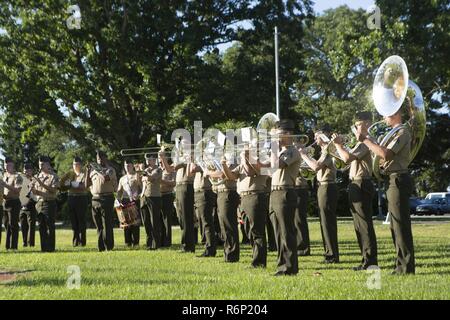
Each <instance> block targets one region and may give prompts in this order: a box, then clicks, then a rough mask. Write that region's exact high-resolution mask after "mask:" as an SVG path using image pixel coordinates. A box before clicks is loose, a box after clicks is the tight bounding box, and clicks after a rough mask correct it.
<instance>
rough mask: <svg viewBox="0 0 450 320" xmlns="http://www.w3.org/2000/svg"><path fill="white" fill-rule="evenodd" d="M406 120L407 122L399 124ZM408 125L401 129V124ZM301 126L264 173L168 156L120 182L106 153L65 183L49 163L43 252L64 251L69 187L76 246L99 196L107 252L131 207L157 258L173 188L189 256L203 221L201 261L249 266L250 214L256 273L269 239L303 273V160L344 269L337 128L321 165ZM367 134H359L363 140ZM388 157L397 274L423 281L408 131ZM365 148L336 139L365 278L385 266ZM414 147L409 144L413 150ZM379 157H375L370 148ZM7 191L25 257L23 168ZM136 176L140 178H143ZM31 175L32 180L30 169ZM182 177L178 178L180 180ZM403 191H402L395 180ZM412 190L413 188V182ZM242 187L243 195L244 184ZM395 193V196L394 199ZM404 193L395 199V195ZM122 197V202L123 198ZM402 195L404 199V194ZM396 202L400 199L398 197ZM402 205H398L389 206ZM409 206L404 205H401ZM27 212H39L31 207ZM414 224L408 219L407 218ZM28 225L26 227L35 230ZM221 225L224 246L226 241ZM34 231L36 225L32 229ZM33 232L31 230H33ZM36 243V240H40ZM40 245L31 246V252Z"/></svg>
mask: <svg viewBox="0 0 450 320" xmlns="http://www.w3.org/2000/svg"><path fill="white" fill-rule="evenodd" d="M395 116H396V117H397V118H398V117H400V118H399V119H400V121H401V115H399V114H396V115H395ZM397 120H398V119H397ZM370 121H371V115H370V114H368V113H364V112H362V113H359V114H357V115H356V118H355V125H356V127H361V126H364V127H365V128H367V127H368V126H369V125H370ZM400 123H401V122H400ZM293 129H294V125H293V123H292V121H290V120H283V121H280V122H279V123H278V130H277V133H278V135H279V136H280V148H281V149H280V152H279V153H278V154H272V159H271V161H270V162H269V163H260V162H256V164H251V163H254V161H252V160H254V159H249V157H250V155H249V154H248V152H243V153H242V154H241V155H240V156H241V161H240V164H231V165H230V164H229V163H227V162H226V161H225V160H224V161H223V162H222V165H223V168H224V169H223V171H222V172H220V171H208V172H203V171H202V170H201V168H200V167H199V166H196V165H195V164H192V163H188V164H186V163H178V164H177V163H173V164H171V163H169V162H168V159H167V158H166V156H165V154H164V152H161V153H160V154H159V160H160V163H161V166H158V164H157V161H156V159H155V158H154V157H148V158H146V164H145V166H142V165H141V166H140V167H138V168H136V167H135V166H134V165H133V163H132V162H128V161H125V164H124V169H125V172H126V174H125V175H124V176H123V177H121V178H120V180H119V181H117V178H116V173H115V170H114V169H113V168H112V167H111V166H110V165H109V163H108V161H107V158H106V154H105V153H103V152H98V153H97V163H98V164H99V165H101V170H98V169H92V168H91V167H88V169H87V170H86V171H85V172H83V170H82V164H81V159H79V158H77V159H75V162H74V164H73V171H71V172H70V173H68V174H66V175H64V176H63V178H62V179H61V181H59V179H58V177H57V176H56V175H55V174H54V173H53V172H52V170H51V167H50V164H49V159H48V158H46V157H41V158H40V162H39V168H40V173H39V175H38V176H37V177H35V179H34V180H33V181H34V182H33V183H32V184H31V192H32V193H33V194H34V195H36V196H37V203H36V205H35V208H36V210H37V217H38V221H39V232H40V238H41V246H42V251H54V250H55V227H54V225H55V212H56V194H57V190H58V187H64V186H67V187H68V189H69V190H68V204H69V208H70V215H71V220H72V228H73V230H74V238H73V241H74V245H85V243H86V231H85V230H86V227H85V221H84V218H83V216H84V214H85V212H86V209H87V206H88V196H87V192H88V189H90V192H91V194H92V216H93V220H94V223H95V226H96V228H97V235H98V237H97V238H98V249H99V250H100V251H104V250H112V249H113V247H114V235H113V224H114V219H113V207H114V202H115V201H116V202H117V201H118V202H119V203H120V204H122V205H125V204H127V203H129V202H131V201H134V202H137V203H138V205H139V207H140V212H141V217H142V222H143V225H144V228H145V231H146V236H147V237H146V246H147V248H148V249H150V250H152V249H157V248H159V247H164V246H170V245H171V232H170V230H171V228H170V210H171V208H172V203H173V192H172V191H173V188H175V199H176V207H177V215H178V218H179V222H180V226H181V228H182V237H181V245H182V251H183V252H194V251H195V243H196V240H195V238H196V230H195V223H194V220H195V219H194V214H196V216H197V217H198V220H199V225H200V229H201V234H202V237H203V239H204V242H205V250H204V252H203V253H202V254H201V257H212V256H215V255H216V246H217V243H218V242H219V241H223V248H224V259H225V261H226V262H237V261H239V256H240V253H239V233H238V223H237V220H238V219H237V212H238V207H239V206H240V209H241V211H243V212H245V213H246V219H244V230H245V233H246V235H247V236H248V238H249V239H250V243H251V245H252V248H253V253H252V257H253V258H252V263H251V264H252V266H253V267H265V266H266V262H267V247H268V244H267V238H266V228H267V231H268V236H269V242H271V243H269V248H270V249H275V247H276V249H277V250H278V268H277V273H276V275H292V274H296V273H298V256H299V255H300V256H305V255H310V243H309V234H308V233H309V232H308V225H307V220H306V211H307V202H308V184H307V183H306V181H305V180H304V179H303V178H302V177H301V176H300V175H299V166H300V162H301V159H303V160H304V161H305V162H306V163H307V164H308V165H309V166H310V167H311V168H312V169H313V170H315V171H316V172H317V180H318V184H319V187H318V191H317V192H318V193H317V197H318V207H319V213H320V222H321V233H322V238H323V244H324V257H325V259H324V261H323V262H324V263H338V262H339V248H338V234H337V220H336V214H335V212H336V205H337V193H338V190H337V186H336V181H335V180H336V168H335V166H334V164H333V161H332V158H331V156H330V155H329V154H328V153H327V152H326V148H325V146H326V142H325V141H322V140H321V139H320V134H321V133H326V134H330V129H329V128H328V127H323V128H321V129H320V130H318V131H317V132H316V135H315V138H316V140H317V143H318V145H319V146H320V147H322V154H321V157H320V158H319V159H317V160H315V159H313V158H311V157H310V156H309V155H308V154H307V153H306V152H305V150H303V149H297V148H296V147H295V146H293V144H292V143H293V142H292V138H291V137H290V136H289V135H291V134H292V132H293ZM360 131H361V130H360V129H359V132H360ZM402 132H404V133H402V134H400V136H399V138H398V139H396V141H394V142H393V143H392V144H391V145H390V146H388V148H387V149H388V150H391V151H392V154H393V157H392V156H390V159H386V161H385V170H386V172H387V178H386V181H387V184H388V201H389V202H390V203H389V204H390V205H389V210H390V212H392V213H393V215H394V218H395V216H397V217H400V218H401V219H398V220H396V219H393V222H392V223H391V227H392V231H393V237H394V243H395V246H396V250H397V263H396V266H395V270H394V273H414V271H415V269H414V250H413V244H412V232H411V223H410V221H409V210H408V213H407V214H405V208H404V207H405V205H404V202H405V201H403V200H404V199H405V198H406V197H409V194H408V192H407V190H406V189H407V188H406V187H409V186H406V185H405V188H403V191H401V190H402V188H400V187H401V186H399V185H398V184H399V181H400V180H401V181H400V182H402V181H403V182H405V183H409V184H410V182H408V181H409V180H408V179H409V176H407V175H408V172H407V165H408V163H407V158H408V155H409V151H408V150H406V148H407V145H408V137H409V140H410V135H409V133H408V132H407V131H406V129H404V130H403V131H402ZM358 138H359V139H360V142H359V143H358V144H357V145H356V146H355V148H354V149H353V150H351V151H350V152H348V151H346V150H345V149H344V148H343V147H342V141H339V139H336V140H335V142H336V144H337V149H338V152H339V153H340V154H341V156H342V157H343V158H344V159H345V160H346V161H347V162H350V163H351V168H350V179H351V183H350V186H349V200H350V210H351V212H352V214H353V218H354V225H355V231H356V235H357V241H358V244H359V247H360V250H361V254H362V260H361V264H360V265H358V266H357V267H355V268H354V269H355V270H364V269H367V268H368V267H369V266H373V265H377V264H378V261H377V243H376V236H375V231H374V228H373V223H372V205H371V204H372V198H373V195H374V187H373V183H372V181H371V176H372V172H371V156H370V150H369V147H368V146H367V144H370V143H374V142H370V143H369V142H367V141H366V140H367V139H368V138H367V137H363V139H362V141H361V137H358ZM405 141H406V142H405ZM370 148H372V147H370ZM6 160H7V161H5V162H6V164H5V167H6V168H5V169H6V172H5V174H4V178H3V181H4V182H3V183H2V187H4V219H3V221H4V224H5V227H6V234H7V235H6V238H7V239H6V246H7V248H12V249H15V248H17V239H18V223H17V222H18V220H19V212H20V207H21V203H20V200H19V198H18V196H19V187H20V185H21V182H20V179H21V178H20V175H18V174H17V173H15V171H14V164H13V163H12V162H11V161H9V159H6ZM274 163H277V170H276V171H275V172H274V174H273V175H272V177H270V178H269V177H268V176H267V175H262V174H261V169H262V168H264V167H271V166H272V167H274ZM136 169H138V170H137V171H138V172H136ZM26 170H30V169H29V168H28V169H26ZM174 175H175V177H174ZM210 178H224V179H225V181H224V183H222V184H220V185H218V186H217V188H216V190H214V191H213V186H212V185H211V182H210ZM392 179H394V182H393V183H392V181H390V180H392ZM406 180H408V181H406ZM237 181H238V182H239V193H238V190H237V189H238V183H237ZM389 188H390V189H389ZM393 189H395V190H393ZM115 192H116V197H117V199H115V197H114V193H115ZM400 193H401V194H400ZM390 195H391V196H390ZM390 197H391V198H392V199H393V201H392V200H391V201H390V199H389V198H390ZM399 197H400V200H402V201H397V200H398V198H399ZM216 206H217V219H214V214H213V212H214V207H216ZM22 211H32V208H28V207H27V206H24V207H23V208H22ZM406 215H407V217H406ZM25 220H26V219H23V222H25ZM217 221H218V222H219V226H220V236H217V229H218V228H216V227H215V224H216V225H217ZM32 224H33V223H31V225H32ZM30 229H31V228H30ZM30 241H31V239H30ZM125 241H126V243H127V244H129V245H136V244H138V242H139V227H137V226H134V227H129V228H126V229H125ZM30 244H31V243H30Z"/></svg>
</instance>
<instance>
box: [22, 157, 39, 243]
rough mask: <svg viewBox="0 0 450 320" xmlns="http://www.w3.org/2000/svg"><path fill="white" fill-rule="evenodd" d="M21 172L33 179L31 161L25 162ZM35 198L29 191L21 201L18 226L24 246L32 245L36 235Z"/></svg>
mask: <svg viewBox="0 0 450 320" xmlns="http://www.w3.org/2000/svg"><path fill="white" fill-rule="evenodd" d="M23 173H24V175H25V176H26V177H27V179H29V180H30V182H31V181H32V180H33V166H32V165H31V163H25V164H24V168H23ZM35 200H36V198H35V196H33V195H32V193H31V192H29V193H28V194H27V196H26V200H25V202H23V203H21V205H22V208H21V209H20V227H21V229H22V239H23V246H24V247H28V246H30V247H34V244H35V235H36V219H37V212H36V201H35Z"/></svg>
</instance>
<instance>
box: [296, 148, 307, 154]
mask: <svg viewBox="0 0 450 320" xmlns="http://www.w3.org/2000/svg"><path fill="white" fill-rule="evenodd" d="M298 152H300V155H306V148H300V149H298Z"/></svg>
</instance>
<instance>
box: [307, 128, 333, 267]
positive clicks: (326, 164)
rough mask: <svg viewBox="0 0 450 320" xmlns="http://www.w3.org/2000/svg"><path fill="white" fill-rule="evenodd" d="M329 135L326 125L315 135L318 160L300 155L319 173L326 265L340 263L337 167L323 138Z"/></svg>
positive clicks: (318, 194) (320, 210)
mask: <svg viewBox="0 0 450 320" xmlns="http://www.w3.org/2000/svg"><path fill="white" fill-rule="evenodd" d="M322 134H325V135H327V134H328V135H329V134H330V128H329V126H328V125H324V126H323V127H322V128H321V129H320V130H319V131H316V132H315V134H314V137H315V140H316V142H317V144H318V145H319V146H320V147H321V149H322V150H321V156H320V158H319V159H318V160H315V159H313V158H311V157H310V156H309V155H308V154H307V153H306V150H305V149H301V151H300V153H301V156H302V158H303V160H304V161H305V162H306V164H307V165H308V166H309V167H310V168H311V169H312V170H314V171H316V172H317V182H318V183H319V187H318V189H317V202H318V206H319V212H320V227H321V230H322V238H323V243H324V249H325V260H324V263H338V262H339V248H338V237H337V219H336V207H337V201H338V188H337V185H336V167H335V165H334V162H333V159H332V156H331V155H329V154H328V152H327V146H328V144H327V142H326V141H324V140H323V139H322V138H321V135H322Z"/></svg>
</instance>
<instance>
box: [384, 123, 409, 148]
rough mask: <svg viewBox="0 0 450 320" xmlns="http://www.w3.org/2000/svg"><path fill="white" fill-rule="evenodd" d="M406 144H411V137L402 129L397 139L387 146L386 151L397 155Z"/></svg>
mask: <svg viewBox="0 0 450 320" xmlns="http://www.w3.org/2000/svg"><path fill="white" fill-rule="evenodd" d="M407 143H411V136H410V135H409V134H408V133H407V132H406V131H405V130H404V129H402V130H401V132H399V134H398V135H397V137H396V138H395V139H394V140H392V141H391V143H389V144H388V146H387V149H389V150H391V151H392V152H394V153H395V154H397V153H399V152H400V151H401V150H402V149H403V147H404V146H405V145H406V144H407Z"/></svg>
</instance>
